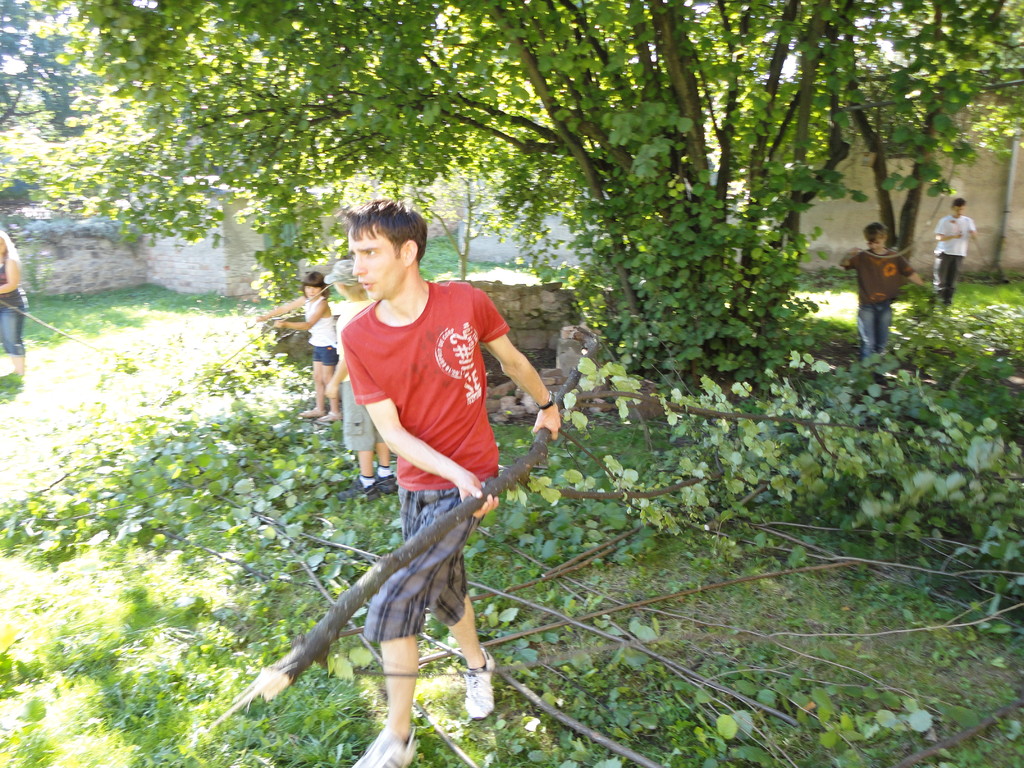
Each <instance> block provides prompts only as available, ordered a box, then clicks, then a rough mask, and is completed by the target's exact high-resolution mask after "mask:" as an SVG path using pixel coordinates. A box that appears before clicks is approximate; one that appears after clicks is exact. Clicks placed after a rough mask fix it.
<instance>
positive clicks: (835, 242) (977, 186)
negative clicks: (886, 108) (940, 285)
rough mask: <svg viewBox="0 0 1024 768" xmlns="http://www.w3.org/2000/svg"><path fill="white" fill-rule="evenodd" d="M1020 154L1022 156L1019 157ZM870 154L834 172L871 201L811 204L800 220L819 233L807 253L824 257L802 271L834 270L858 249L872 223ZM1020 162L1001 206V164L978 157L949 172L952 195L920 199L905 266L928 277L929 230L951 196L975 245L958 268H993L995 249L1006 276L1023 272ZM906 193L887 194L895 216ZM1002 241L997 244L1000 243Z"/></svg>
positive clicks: (1006, 172) (1004, 165)
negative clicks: (959, 200) (971, 228)
mask: <svg viewBox="0 0 1024 768" xmlns="http://www.w3.org/2000/svg"><path fill="white" fill-rule="evenodd" d="M1022 154H1024V153H1022ZM870 160H871V157H870V155H868V154H866V153H864V152H852V153H851V155H850V157H849V158H848V159H847V160H845V161H844V162H843V163H841V164H840V165H839V167H838V168H837V170H838V171H839V172H840V173H842V174H843V176H844V179H845V182H846V184H847V185H848V186H850V187H853V188H856V189H862V190H864V191H865V192H866V193H868V194H869V195H871V198H870V199H869V200H867V201H865V202H863V203H858V202H856V201H854V200H851V199H849V198H844V199H842V200H824V201H820V202H816V203H815V204H814V205H813V206H812V207H811V208H810V210H808V211H807V212H806V213H805V214H803V216H802V218H801V224H802V229H803V231H804V232H807V233H811V232H813V231H814V230H815V229H819V230H820V234H819V236H818V237H817V238H816V239H813V240H812V241H811V250H812V252H820V253H822V254H824V256H825V258H824V259H822V258H819V257H818V256H817V255H815V256H814V257H813V258H812V259H811V260H810V261H809V262H808V263H807V264H806V265H805V266H806V268H807V269H811V270H817V269H824V268H826V267H833V266H836V265H838V263H839V261H840V259H842V257H843V256H844V255H845V254H846V252H847V251H848V250H849V249H850V248H852V247H855V246H858V247H859V246H863V245H864V234H863V230H864V227H865V226H867V225H868V224H869V223H871V222H872V221H878V204H877V202H876V201H875V198H874V195H873V194H872V191H873V190H874V180H873V178H872V172H871V166H870ZM1022 165H1024V160H1022V159H1021V158H1018V173H1017V174H1016V177H1015V179H1014V188H1013V190H1012V191H1011V193H1010V200H1009V205H1008V201H1007V182H1008V181H1009V176H1010V167H1009V163H1008V161H1007V160H1005V159H1002V158H999V157H997V156H996V155H994V154H993V153H991V152H979V153H978V159H977V160H976V161H975V162H973V163H971V164H970V165H959V166H953V167H951V168H949V172H950V186H952V187H953V189H954V190H955V194H953V195H948V196H942V197H929V196H928V195H925V196H924V197H923V199H922V201H921V208H920V211H919V212H918V216H917V232H916V238H915V239H916V245H915V247H914V250H913V252H912V253H910V254H908V258H909V260H910V264H911V266H913V267H914V269H916V270H917V271H918V272H921V273H923V274H925V275H930V274H931V271H932V265H933V264H934V261H935V259H934V256H933V252H934V250H935V225H936V224H937V223H938V222H939V219H941V218H942V217H943V216H945V215H946V214H948V213H950V212H951V211H950V204H951V203H952V201H953V198H955V197H963V198H965V199H966V200H967V208H966V210H965V211H964V213H965V214H966V215H968V216H970V217H971V218H972V219H974V223H975V225H976V226H977V227H978V242H977V243H974V242H971V243H970V245H969V246H968V250H967V258H966V259H965V260H964V264H963V269H964V270H965V271H968V272H982V271H988V270H991V269H992V268H993V267H994V266H995V256H996V251H997V248H999V247H1000V245H1001V246H1002V257H1001V263H1002V268H1003V269H1005V270H1007V271H1012V272H1024V168H1022V167H1021V166H1022ZM893 166H894V170H896V171H899V172H900V173H907V172H909V170H910V164H909V161H902V167H901V162H900V161H896V162H894V163H893ZM905 198H906V192H901V191H896V192H893V205H894V206H895V208H896V214H897V216H898V215H899V208H900V206H901V205H903V201H904V199H905ZM1007 209H1009V214H1008V215H1007V216H1006V232H1005V233H1003V232H1002V224H1003V215H1004V211H1006V210H1007ZM1000 240H1002V243H1000Z"/></svg>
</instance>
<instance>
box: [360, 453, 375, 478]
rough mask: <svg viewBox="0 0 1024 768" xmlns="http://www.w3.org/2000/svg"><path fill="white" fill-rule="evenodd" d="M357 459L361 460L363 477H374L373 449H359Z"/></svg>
mask: <svg viewBox="0 0 1024 768" xmlns="http://www.w3.org/2000/svg"><path fill="white" fill-rule="evenodd" d="M356 459H357V460H358V461H359V474H360V475H362V476H363V477H374V474H373V451H357V452H356Z"/></svg>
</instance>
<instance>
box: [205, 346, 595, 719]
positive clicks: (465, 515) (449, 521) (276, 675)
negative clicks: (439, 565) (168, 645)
mask: <svg viewBox="0 0 1024 768" xmlns="http://www.w3.org/2000/svg"><path fill="white" fill-rule="evenodd" d="M577 337H578V340H579V341H581V342H583V345H584V354H587V355H591V354H593V352H594V351H595V350H596V348H597V337H596V336H594V335H593V334H589V333H584V332H583V331H577ZM579 380H580V372H579V370H576V371H573V372H572V374H570V375H569V377H568V378H567V379H566V382H565V384H563V385H562V387H561V389H559V391H558V392H557V393H556V394H554V395H553V396H552V398H553V399H554V400H555V401H556V402H558V403H561V402H562V400H563V399H564V397H565V395H566V393H568V392H569V391H571V390H572V389H574V388H575V387H576V385H577V384H578V383H579ZM550 440H551V433H550V432H549V431H548V430H546V429H541V430H539V431H538V432H537V435H536V438H535V439H534V441H533V445H532V446H531V448H530V450H529V452H528V453H527V454H526V455H525V456H522V457H521V458H519V460H517V461H516V462H515V463H514V464H513V465H512V466H510V467H508V468H506V469H505V470H504V471H503V472H502V473H501V474H500V475H498V477H496V478H495V479H493V480H489V481H488V482H486V483H484V487H483V494H484V496H485V497H486V496H499V495H500V494H502V493H504V492H505V491H507V490H509V489H511V488H514V487H515V486H516V485H518V484H519V483H521V482H522V481H523V480H525V478H526V476H527V475H528V474H529V472H530V469H531V468H532V467H533V466H534V465H535V464H537V463H538V462H540V461H541V460H543V459H544V458H546V456H547V449H548V442H549V441H550ZM482 504H483V499H474V498H468V499H464V500H463V501H462V502H460V503H459V504H458V505H457V506H456V507H454V508H453V509H451V510H450V511H449V512H447V513H446V514H445V515H444V516H443V517H441V518H440V519H438V520H437V521H436V522H434V523H433V524H432V525H430V526H428V527H426V528H424V529H423V530H421V531H420V532H419V533H418V534H416V535H415V536H413V537H412V538H411V539H409V540H408V541H407V542H406V543H405V544H403V545H402V546H400V547H399V548H398V549H396V550H394V551H393V552H390V553H389V554H386V555H384V556H383V557H381V559H380V560H378V561H377V563H376V564H375V565H374V566H373V567H372V568H371V569H370V570H369V571H367V572H366V573H364V574H363V575H362V577H360V579H359V580H358V581H357V582H356V583H355V584H353V585H352V586H351V587H349V589H347V590H346V591H345V592H343V593H342V594H341V596H339V597H338V599H337V600H336V601H335V602H334V604H333V605H332V606H331V608H330V610H329V611H328V612H327V615H326V616H324V618H322V619H321V620H320V621H319V622H317V624H316V626H315V627H313V629H311V630H310V631H309V632H307V633H306V634H305V635H303V636H301V637H299V638H296V639H295V640H294V642H293V643H292V650H291V651H290V652H289V653H288V654H287V655H285V656H284V658H282V659H280V660H279V661H277V662H275V663H274V664H272V665H271V666H270V667H267V668H266V669H264V670H262V671H261V672H260V673H259V675H258V676H257V677H256V679H255V680H254V681H253V682H252V684H251V685H250V686H249V687H248V688H247V689H246V690H245V691H243V693H242V694H241V695H240V696H239V697H238V698H237V699H236V700H235V702H234V703H233V704H232V705H231V707H230V708H229V709H228V711H227V712H225V713H224V714H223V715H221V716H220V717H219V718H217V720H216V722H214V726H216V725H218V724H220V723H221V722H222V721H224V720H225V719H227V718H228V717H230V716H231V715H233V714H234V713H235V712H237V711H238V710H240V709H242V708H243V707H245V706H248V705H249V704H250V703H251V702H252V701H254V700H255V699H256V698H258V697H262V698H263V699H264V700H266V701H269V700H270V699H272V698H274V697H275V696H276V695H277V694H278V693H280V692H281V691H283V690H284V689H285V688H287V687H288V686H289V685H291V684H292V683H293V682H295V680H296V679H297V678H298V677H299V675H301V674H302V673H303V672H305V671H306V670H307V669H309V668H310V667H311V666H312V665H313V664H314V663H321V664H323V663H324V662H326V659H327V655H328V653H329V651H330V647H331V645H332V644H333V643H334V641H335V640H337V639H338V637H339V636H340V634H341V631H342V629H343V628H344V626H345V625H346V624H347V623H348V621H349V619H351V618H352V616H353V614H355V612H356V611H357V610H358V609H359V608H360V607H361V606H362V605H363V604H364V603H366V602H367V601H368V600H369V599H370V598H371V597H373V596H374V595H375V594H376V593H377V591H378V590H379V589H380V588H381V587H382V586H383V585H384V583H385V582H386V581H387V580H388V579H389V578H390V577H391V575H392V574H393V573H395V572H396V571H398V570H399V569H400V568H402V567H404V566H406V565H408V564H409V563H410V562H412V561H413V560H414V559H416V558H417V557H418V556H419V555H420V554H421V553H422V552H424V551H426V550H427V549H428V548H429V547H431V546H433V545H435V544H437V543H438V542H439V541H441V540H442V539H443V538H444V537H445V536H447V535H448V533H449V532H451V531H452V530H454V529H455V528H456V527H457V526H459V525H460V524H462V523H465V522H466V521H467V520H469V519H470V518H471V517H472V516H473V514H474V513H475V512H477V511H478V510H479V509H480V507H481V505H482Z"/></svg>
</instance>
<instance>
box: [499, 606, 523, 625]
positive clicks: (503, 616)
mask: <svg viewBox="0 0 1024 768" xmlns="http://www.w3.org/2000/svg"><path fill="white" fill-rule="evenodd" d="M518 615H519V609H518V608H516V607H514V606H513V607H512V608H506V609H505V610H503V611H502V612H501V613H499V614H498V621H500V622H501V623H502V624H508V623H509V622H511V621H515V619H516V616H518Z"/></svg>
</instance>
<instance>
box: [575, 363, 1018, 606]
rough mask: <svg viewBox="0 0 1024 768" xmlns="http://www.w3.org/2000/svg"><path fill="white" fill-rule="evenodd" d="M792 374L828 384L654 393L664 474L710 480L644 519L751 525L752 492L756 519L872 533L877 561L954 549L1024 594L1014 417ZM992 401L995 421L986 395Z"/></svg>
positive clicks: (932, 392) (808, 368)
mask: <svg viewBox="0 0 1024 768" xmlns="http://www.w3.org/2000/svg"><path fill="white" fill-rule="evenodd" d="M890 367H891V366H890ZM789 368H790V370H791V372H792V373H793V374H800V375H801V377H802V378H805V377H806V375H807V374H810V373H818V374H821V373H827V374H828V375H827V376H812V377H811V378H810V379H807V380H806V381H804V383H802V384H801V385H800V386H799V387H797V386H794V384H793V383H792V382H791V381H790V380H789V378H788V377H786V376H783V375H782V374H781V372H779V373H777V372H774V371H769V372H767V380H768V382H769V384H768V385H767V387H766V388H765V389H764V390H763V391H761V392H755V391H754V390H753V389H752V388H751V387H750V386H748V385H746V384H735V385H733V387H732V388H731V390H725V389H723V388H722V387H721V386H719V385H718V384H717V383H715V382H714V381H712V380H710V379H708V378H704V379H703V380H702V388H701V390H700V391H699V392H697V393H695V394H686V393H683V392H682V391H680V390H679V389H675V390H673V391H672V392H671V393H666V394H664V395H659V399H661V400H662V402H663V404H664V408H665V410H666V413H667V419H668V424H669V426H670V427H671V440H672V444H673V446H674V447H673V448H671V449H669V450H661V451H659V453H658V462H657V465H656V468H657V470H659V471H671V472H673V473H675V474H676V476H678V477H683V478H690V477H692V478H704V479H705V482H701V483H698V484H695V485H691V486H688V487H686V488H683V489H681V490H679V491H678V492H677V493H675V494H673V497H672V503H671V504H665V502H663V501H658V500H654V501H648V500H646V499H642V500H640V501H639V502H638V507H639V509H640V512H641V515H642V516H643V517H644V519H646V520H648V521H650V522H652V523H654V524H657V525H659V526H661V527H667V528H669V529H676V528H677V527H678V526H679V525H680V522H681V520H682V518H681V517H680V515H681V514H683V513H688V514H691V515H692V514H696V515H699V516H702V517H707V518H709V519H713V520H716V521H717V524H722V523H725V522H726V521H728V520H729V519H731V518H733V517H735V516H737V515H740V516H744V517H751V516H754V513H753V512H752V511H751V508H750V507H748V504H749V502H750V501H751V500H752V499H753V498H755V497H756V498H757V499H758V505H757V507H756V509H757V512H756V516H755V517H754V519H756V520H781V521H785V522H792V523H803V522H807V521H814V522H815V523H816V524H823V525H832V526H836V527H839V528H841V529H843V530H862V531H870V532H872V533H873V534H874V541H875V546H876V547H877V548H878V551H879V552H885V551H893V550H892V548H893V547H896V546H899V543H900V542H903V541H906V540H915V541H921V540H923V539H928V538H931V537H936V536H938V537H941V538H946V539H950V540H955V541H959V542H961V543H962V546H961V547H960V548H958V549H957V556H958V557H960V558H962V561H963V562H965V563H968V564H970V567H972V568H977V569H990V570H991V571H992V573H991V574H987V575H986V574H984V573H983V574H982V575H981V576H979V577H977V579H976V581H977V582H978V583H980V584H982V585H984V587H985V588H987V589H991V590H993V591H994V592H995V593H1009V594H1014V595H1020V594H1024V577H1020V578H1015V577H1014V576H1013V575H1012V574H1014V573H1021V572H1024V516H1022V515H1024V512H1022V510H1024V488H1022V486H1021V484H1020V477H1021V476H1022V474H1024V459H1022V453H1021V448H1020V445H1019V444H1018V443H1016V442H1014V440H1019V439H1020V437H1021V434H1020V431H1019V430H1020V424H1021V421H1020V420H1019V419H1017V420H1016V421H1011V422H1004V423H999V422H997V421H996V420H994V419H993V418H991V417H989V416H983V417H981V416H979V418H978V420H977V421H974V420H972V419H971V416H972V415H977V413H978V412H979V411H980V410H981V405H980V402H979V403H976V404H974V405H972V404H970V403H968V407H967V408H966V411H967V412H968V413H967V415H965V414H964V413H961V412H959V411H958V410H954V404H955V403H954V398H952V397H949V396H947V395H946V394H945V393H943V392H942V391H941V390H936V389H933V388H932V387H930V386H928V385H927V384H925V383H924V382H922V381H921V380H920V379H919V378H915V377H912V376H911V375H910V374H909V373H908V372H907V371H897V372H896V374H895V375H894V376H892V377H891V378H888V379H886V380H885V382H884V383H879V382H877V381H876V379H875V377H876V376H877V374H878V371H877V369H875V370H872V369H865V368H861V367H860V366H855V367H853V368H852V369H850V370H848V371H843V370H836V371H830V370H829V366H828V365H826V364H824V363H821V362H815V361H813V360H812V358H811V357H810V356H809V355H800V354H799V353H797V352H793V353H792V355H791V359H790V363H789ZM581 370H584V372H585V373H586V374H587V378H586V379H585V380H584V383H583V387H584V389H588V388H596V387H598V386H599V385H600V384H601V383H602V382H603V381H604V380H605V379H606V378H608V379H610V381H611V382H612V383H611V386H610V388H611V389H613V390H620V391H621V390H626V391H630V390H632V391H637V390H638V385H637V384H636V383H633V384H632V386H630V384H629V382H628V380H627V379H625V378H624V376H623V374H624V371H623V370H622V369H621V367H620V366H617V365H614V364H608V365H606V366H604V367H603V368H601V369H597V368H596V366H594V364H593V363H590V362H589V361H586V364H585V366H581ZM804 372H806V373H804ZM801 390H806V391H801ZM984 397H986V398H987V402H992V403H993V406H994V412H995V413H997V414H999V413H1001V412H1000V410H999V408H1000V404H999V402H998V398H994V397H993V393H992V392H991V390H990V389H989V390H986V392H985V393H984ZM629 402H630V397H629V396H628V395H626V396H623V397H622V398H621V399H620V400H619V403H620V406H619V408H620V413H621V414H622V415H623V416H624V417H626V418H629V408H628V405H629ZM1015 407H1016V408H1019V405H1015ZM981 412H982V413H984V412H983V411H981ZM732 413H739V414H745V415H746V417H745V418H744V417H743V416H740V417H732V418H730V417H728V415H729V414H732ZM702 414H703V415H702ZM715 414H722V415H723V416H726V418H716V416H715ZM839 414H841V416H840V415H839ZM572 421H573V424H574V425H575V426H577V427H585V426H587V421H588V420H587V419H586V417H584V416H583V415H582V414H574V415H573V418H572ZM605 461H606V464H607V465H608V470H609V472H610V474H611V475H612V477H613V479H614V483H615V487H616V488H619V489H624V490H629V489H636V488H641V487H642V486H641V485H640V484H639V482H638V478H639V477H640V476H641V473H640V472H639V471H638V470H636V469H624V468H623V464H622V463H620V462H619V461H617V460H614V459H611V458H606V460H605ZM649 471H650V470H647V474H649ZM575 487H576V488H577V489H579V490H583V489H587V488H592V487H593V480H592V479H591V480H589V481H588V480H587V479H584V478H582V476H581V477H580V478H578V482H577V483H576V484H575ZM793 564H795V565H798V564H799V563H798V562H795V563H793ZM1000 572H1006V574H1010V575H1004V574H1003V573H1000Z"/></svg>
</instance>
